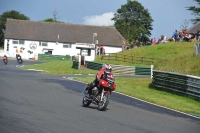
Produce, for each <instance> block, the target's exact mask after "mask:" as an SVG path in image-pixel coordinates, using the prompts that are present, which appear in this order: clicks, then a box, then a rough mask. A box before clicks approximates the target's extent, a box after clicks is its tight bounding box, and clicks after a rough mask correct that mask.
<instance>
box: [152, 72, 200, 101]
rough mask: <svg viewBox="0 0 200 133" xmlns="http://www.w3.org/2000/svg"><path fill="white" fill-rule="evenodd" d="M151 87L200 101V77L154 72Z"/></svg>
mask: <svg viewBox="0 0 200 133" xmlns="http://www.w3.org/2000/svg"><path fill="white" fill-rule="evenodd" d="M151 85H152V86H153V87H154V88H156V89H161V90H165V91H170V92H172V93H176V94H181V95H185V96H188V97H191V98H194V99H197V100H200V77H196V76H191V75H183V74H178V73H172V72H162V71H156V70H154V71H153V80H152V84H151Z"/></svg>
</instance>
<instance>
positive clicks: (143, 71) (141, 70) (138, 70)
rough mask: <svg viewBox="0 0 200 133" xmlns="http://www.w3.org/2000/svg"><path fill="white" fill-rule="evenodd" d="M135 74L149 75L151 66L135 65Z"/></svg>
mask: <svg viewBox="0 0 200 133" xmlns="http://www.w3.org/2000/svg"><path fill="white" fill-rule="evenodd" d="M135 75H151V67H135Z"/></svg>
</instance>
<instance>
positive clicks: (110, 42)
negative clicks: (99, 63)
mask: <svg viewBox="0 0 200 133" xmlns="http://www.w3.org/2000/svg"><path fill="white" fill-rule="evenodd" d="M93 33H97V37H95V39H96V40H98V44H99V45H104V46H121V43H122V40H124V38H123V37H122V36H121V34H120V33H119V32H118V31H117V29H116V28H115V27H108V26H89V25H77V24H65V23H56V22H55V23H54V22H36V21H29V20H15V19H7V22H6V33H5V38H6V39H9V38H10V39H24V40H36V41H48V42H63V43H92V42H93ZM58 35H59V39H58Z"/></svg>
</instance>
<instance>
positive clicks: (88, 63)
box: [85, 61, 103, 70]
mask: <svg viewBox="0 0 200 133" xmlns="http://www.w3.org/2000/svg"><path fill="white" fill-rule="evenodd" d="M102 65H103V64H101V63H96V62H91V61H85V66H86V67H87V68H89V69H93V70H100V69H101V68H102Z"/></svg>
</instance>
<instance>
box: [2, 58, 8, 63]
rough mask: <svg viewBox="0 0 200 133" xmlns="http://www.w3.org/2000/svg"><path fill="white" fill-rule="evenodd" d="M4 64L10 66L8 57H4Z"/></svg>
mask: <svg viewBox="0 0 200 133" xmlns="http://www.w3.org/2000/svg"><path fill="white" fill-rule="evenodd" d="M3 62H4V64H5V65H7V64H8V59H7V58H6V57H3Z"/></svg>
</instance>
